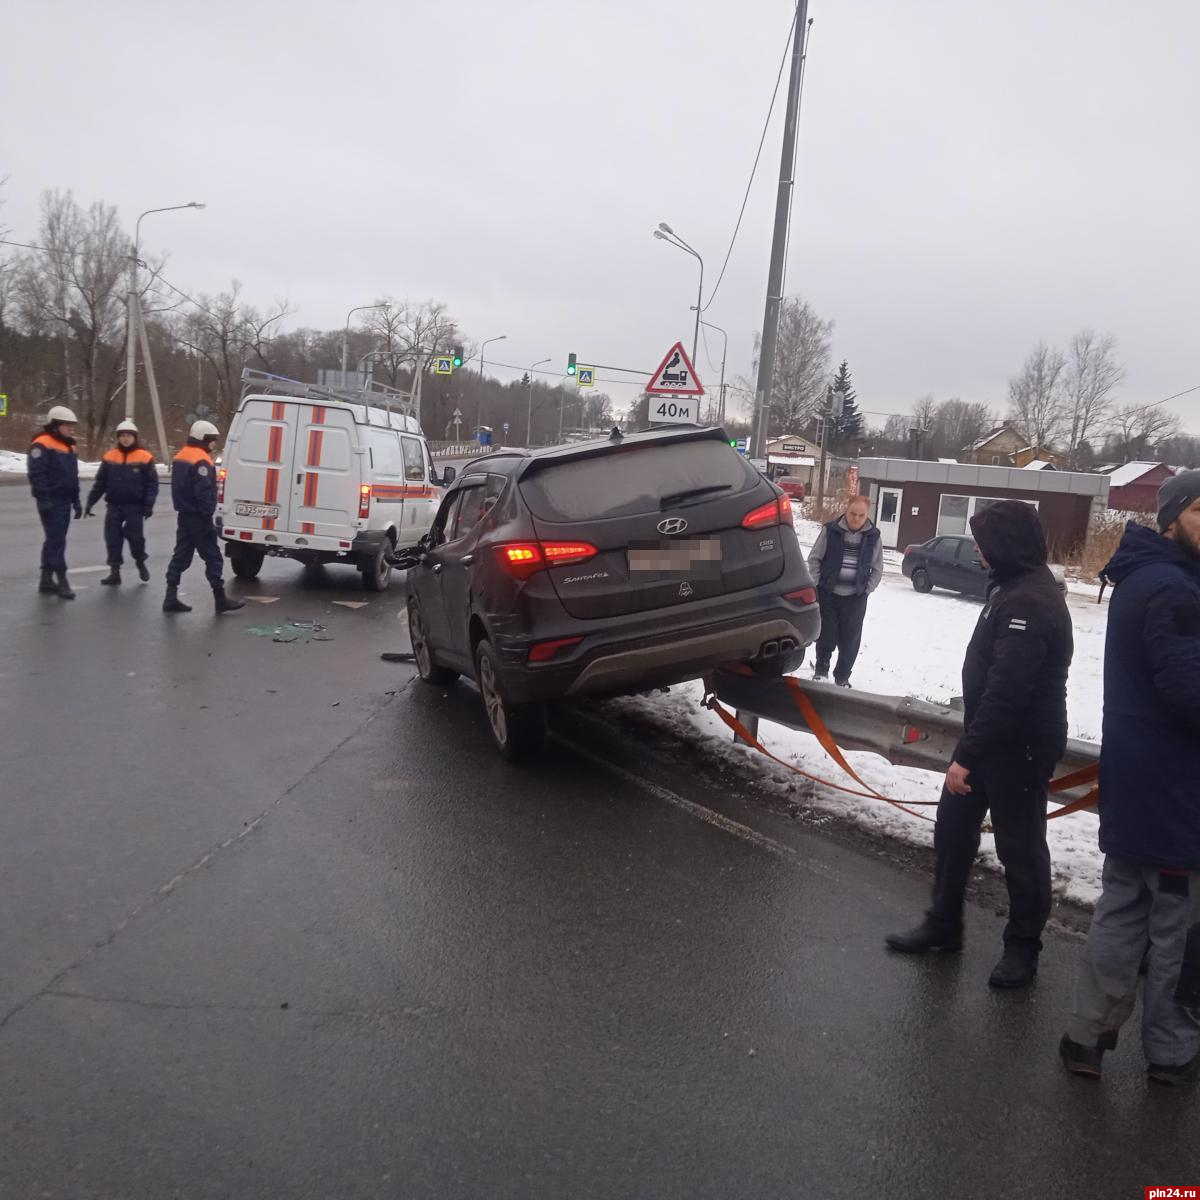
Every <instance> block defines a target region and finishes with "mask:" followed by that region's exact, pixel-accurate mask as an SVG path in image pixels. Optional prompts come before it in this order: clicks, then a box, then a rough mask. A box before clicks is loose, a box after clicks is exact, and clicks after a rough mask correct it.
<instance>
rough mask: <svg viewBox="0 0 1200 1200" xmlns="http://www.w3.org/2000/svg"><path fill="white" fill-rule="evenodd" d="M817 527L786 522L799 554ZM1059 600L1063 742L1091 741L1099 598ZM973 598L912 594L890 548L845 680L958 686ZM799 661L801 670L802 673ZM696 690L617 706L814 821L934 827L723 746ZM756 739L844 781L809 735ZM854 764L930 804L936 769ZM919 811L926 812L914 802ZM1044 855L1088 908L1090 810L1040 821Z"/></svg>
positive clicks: (1093, 885)
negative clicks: (715, 758)
mask: <svg viewBox="0 0 1200 1200" xmlns="http://www.w3.org/2000/svg"><path fill="white" fill-rule="evenodd" d="M819 529H820V526H819V525H817V524H816V523H815V522H811V521H805V520H803V519H797V521H796V532H797V534H798V535H799V538H800V542H801V544H802V545H803V546H804V547H805V549H806V550H807V549H808V548H810V547H811V546H812V544H813V542H814V541H815V540H816V535H817V532H818V531H819ZM1067 604H1068V607H1069V609H1070V612H1071V618H1072V622H1073V624H1074V628H1075V659H1074V663H1073V665H1072V668H1071V676H1070V681H1069V685H1068V691H1067V712H1068V717H1069V721H1070V733H1071V736H1072V737H1077V738H1081V739H1084V740H1086V741H1098V740H1099V736H1100V719H1101V711H1102V699H1103V695H1102V684H1103V659H1104V634H1105V627H1106V623H1107V617H1108V605H1107V604H1103V605H1097V604H1096V603H1095V592H1094V590H1093V591H1091V592H1090V593H1089V595H1088V596H1087V597H1084V596H1077V595H1074V594H1071V595H1068V598H1067ZM981 607H982V605H981V602H980V601H978V600H970V599H966V598H964V597H961V596H957V595H955V594H954V593H952V592H942V591H934V592H931V593H930V594H928V595H921V594H920V593H918V592H915V591H913V588H912V584H911V583H910V582H909V581H908V580H907V579H905V578H904V576H903V575H901V574H900V555H899V554H898V553H896V552H893V551H887V552H885V563H884V578H883V582H882V583H881V584H880V586H879V589H878V590H877V591H876V592H875V594H874V596H873V597H872V598H871V603H870V606H869V608H868V610H867V621H866V626H865V628H864V632H863V644H862V651H861V653H860V655H859V658H858V664H857V666H856V667H855V670H854V676H853V682H854V684H855V686H856V687H858V688H860V689H865V690H868V691H872V692H880V693H884V694H887V695H894V696H917V697H919V698H921V699H924V700H931V701H935V702H940V703H944V702H945V701H947V700H948V699H949V698H950V697H952V696H957V695H959V694H960V693H961V691H962V683H961V673H962V658H963V651H964V650H965V649H966V645H967V642H968V641H969V640H970V637H971V631H972V630H973V629H974V627H975V622H976V620H977V619H978V616H979V611H980V608H981ZM811 661H812V660H811V651H810V652H809V658H808V662H807V663H806V665H805V667H803V668H802V669H801V671H800V675H801V677H807V676H808V675H809V674H810V671H811ZM703 692H704V689H703V685H702V684H700V683H698V682H697V683H693V684H687V685H685V686H683V687H678V688H673V689H672V690H671V692H670V693H669V694H668V695H665V696H663V695H656V696H654V697H635V698H632V699H629V700H623V701H620V702H619V703H620V704H621V705H622V706H624V707H626V708H629V709H632V710H633V711H636V712H637V713H638V715H639V717H640V718H641V719H642V720H643V721H648V722H651V723H656V722H657V723H662V724H665V725H666V726H667V727H668V728H670V729H671V730H672V731H673V732H675V733H676V734H678V735H680V736H682V737H685V738H687V739H688V740H690V741H702V742H704V743H705V747H706V749H707V750H709V751H711V752H715V753H718V754H720V755H721V756H722V757H724V758H725V759H726V760H728V761H730V762H732V763H734V764H735V765H736V766H737V767H738V769H739V770H741V771H743V772H747V773H750V772H753V773H754V774H756V775H757V776H758V777H759V778H761V779H762V781H763V782H764V783H765V784H766V786H767V787H769V788H771V789H772V790H774V791H777V792H779V793H780V795H781V796H784V797H785V798H790V799H791V800H793V801H800V802H802V803H804V804H805V805H806V806H809V807H811V809H813V810H816V812H817V813H819V814H821V815H820V816H817V818H816V820H817V823H818V824H820V823H821V822H822V821H824V820H834V819H841V820H850V821H854V822H856V823H858V824H860V825H862V826H864V827H866V828H868V829H870V830H872V831H874V832H877V833H884V834H886V835H888V836H892V837H897V838H900V839H902V840H904V841H907V842H912V843H915V844H917V845H923V846H932V845H933V825H932V824H931V823H930V822H928V821H923V820H921V819H920V818H919V817H914V816H909V815H908V814H906V813H904V812H901V811H900V810H899V809H896V808H893V807H892V806H891V805H888V804H885V803H883V802H882V801H876V800H866V799H861V798H859V797H856V796H848V795H845V794H843V793H840V792H837V791H835V790H833V789H832V788H829V787H825V786H822V785H820V784H812V783H810V782H809V781H808V780H805V779H803V778H801V777H800V776H798V775H796V774H794V773H793V772H791V771H789V770H787V769H786V768H785V767H782V766H779V765H777V764H775V763H773V762H771V761H770V760H769V759H767V758H764V757H763V756H762V755H761V754H759V753H758V752H757V751H754V750H751V749H749V748H747V747H744V746H737V745H735V744H734V743H733V741H732V737H731V735H730V733H729V731H728V729H726V727H725V726H724V725H723V724H722V723H721V721H720V719H719V718H718V717H717V716H716V715H715V714H713V713H711V712H708V711H707V710H705V709H703V708H702V707H701V706H700V700H701V699H702V697H703ZM760 736H761V740H762V742H763V744H764V745H765V746H766V747H767V748H768V749H769V750H771V752H772V753H774V754H777V755H778V756H779V757H780V758H782V759H784V760H785V761H787V762H790V763H792V764H794V765H795V766H797V767H799V768H800V769H801V770H804V771H808V772H810V773H811V774H814V775H818V776H820V777H822V778H824V779H829V780H833V781H834V782H838V783H842V784H845V785H848V786H850V787H854V786H855V785H854V783H853V782H852V781H851V780H850V779H848V778H847V777H845V776H843V775H842V774H841V772H840V771H839V769H838V767H837V766H836V765H835V764H834V763H833V762H832V761H831V760H830V759H829V758H828V757H827V756H826V755H825V752H824V751H823V750H822V749H821V747H820V746H819V745H818V744H817V741H816V739H815V738H814V737H812V736H811V735H810V734H807V733H801V732H799V731H798V730H792V729H788V728H786V727H784V726H782V725H773V724H771V723H769V722H766V721H764V722H763V723H762V729H761V731H760ZM847 757H848V758H849V760H850V762H851V763H852V764H853V766H854V769H855V770H856V771H858V773H859V774H860V775H861V776H862V778H863V779H864V780H865V781H866V782H867V783H868V784H870V785H871V787H872V788H874V789H876V790H877V791H880V792H882V793H883V794H884V795H886V796H888V797H890V798H891V799H894V800H899V801H906V800H908V801H913V800H937V798H938V794H939V792H940V788H941V776H940V775H935V774H933V773H931V772H928V771H921V770H917V769H914V768H911V767H894V766H892V765H891V764H890V763H889V762H888V761H887V760H886V759H884V758H882V757H880V756H879V755H876V754H870V753H867V752H857V751H855V752H850V753H848V755H847ZM922 811H924V812H926V813H927V814H928V815H929V816H932V815H933V810H932V809H931V808H926V809H923V810H922ZM1048 829H1049V839H1050V851H1051V856H1052V859H1053V863H1054V875H1055V889H1056V891H1058V892H1059V893H1060V894H1062V895H1064V896H1065V897H1067V898H1069V899H1071V900H1074V901H1077V902H1080V903H1083V904H1091V903H1092V902H1094V901H1095V899H1096V897H1097V896H1098V895H1099V893H1100V870H1101V865H1102V862H1103V856H1102V855H1101V854H1100V851H1099V848H1098V847H1097V844H1096V838H1097V819H1096V816H1095V814H1094V813H1077V814H1075V815H1073V816H1070V817H1064V818H1062V819H1061V820H1053V821H1051V822H1050V824H1049V826H1048ZM982 854H983V856H984V860H985V861H986V862H988V863H989V864H990V865H992V866H993V867H996V868H997V869H998V868H999V860H998V859H997V858H996V853H995V843H994V840H993V838H992V836H991V835H990V834H984V837H983V845H982Z"/></svg>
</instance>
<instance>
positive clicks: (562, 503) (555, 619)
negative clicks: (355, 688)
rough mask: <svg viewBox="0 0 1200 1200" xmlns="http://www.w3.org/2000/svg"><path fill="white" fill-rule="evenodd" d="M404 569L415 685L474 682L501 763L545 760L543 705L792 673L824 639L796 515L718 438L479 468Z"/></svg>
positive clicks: (401, 558)
mask: <svg viewBox="0 0 1200 1200" xmlns="http://www.w3.org/2000/svg"><path fill="white" fill-rule="evenodd" d="M396 563H397V565H399V566H401V567H407V568H408V589H409V591H408V596H409V599H408V612H409V628H410V631H411V634H412V645H413V653H414V656H415V658H416V662H417V668H418V670H419V672H420V675H421V678H422V679H424V680H426V681H427V682H430V683H435V684H446V683H450V682H452V681H453V680H454V679H456V678H457V677H458V676H459V675H467V676H470V677H472V678H474V679H475V680H476V681H477V682H478V684H479V688H480V691H481V692H482V694H483V700H484V705H485V707H486V709H487V716H488V723H489V725H490V726H491V730H492V736H493V737H494V738H495V741H496V744H497V746H498V747H499V749H500V751H501V753H503V754H504V755H505V757H507V758H518V757H520V756H522V755H524V754H527V753H529V752H531V751H535V750H537V749H539V748H540V746H541V744H542V742H543V741H544V738H545V730H546V724H545V718H546V711H545V705H546V702H547V701H551V700H562V699H575V698H581V697H585V696H588V697H595V696H615V695H621V694H628V693H631V692H638V691H643V690H646V689H648V688H653V687H658V686H662V685H666V684H671V683H680V682H682V681H684V680H687V679H696V678H698V677H700V676H701V675H703V674H705V673H706V672H708V671H711V670H712V669H714V668H716V667H719V666H723V665H727V664H730V663H739V662H745V663H749V664H750V665H751V666H752V668H753V669H755V670H758V671H761V672H763V673H764V674H784V673H786V672H788V671H790V670H794V669H795V668H796V667H798V666H799V665H800V661H801V659H802V657H803V647H804V646H806V645H808V644H809V643H811V642H812V641H813V640H815V638H816V636H817V634H818V632H819V630H820V616H819V611H818V607H817V602H816V593H815V592H814V590H813V583H812V577H811V576H810V575H809V573H808V567H807V566H806V565H805V562H804V557H803V555H802V554H801V551H800V547H799V545H798V544H797V541H796V534H795V532H794V531H793V528H792V518H791V503H790V501H789V500H788V498H787V497H786V496H784V495H783V494H782V493H781V492H780V490H779V489H778V488H777V487H775V486H774V485H773V484H772V483H769V482H768V481H767V480H766V479H764V478H763V476H762V475H760V474H759V473H758V472H757V471H755V470H754V469H753V468H752V467H750V466H749V465H748V464H747V463H746V461H745V460H744V459H743V458H742V456H741V455H739V454H738V453H737V452H736V451H734V450H733V449H731V448H730V446H729V443H728V439H727V438H726V436H725V434H724V432H723V431H722V430H720V429H694V428H686V429H676V430H657V431H652V432H649V433H640V434H631V435H629V436H628V437H622V436H621V434H620V433H619V432H618V431H617V430H614V431H613V433H612V436H611V437H609V438H608V439H606V440H604V441H595V442H584V443H577V444H574V445H570V446H561V447H556V448H553V449H550V450H541V451H536V452H530V451H519V450H512V451H500V452H498V453H495V454H492V455H489V456H488V457H487V458H485V459H480V460H477V461H475V462H472V463H469V464H468V465H467V466H466V467H465V468H464V469H463V473H462V475H461V476H460V477H459V478H458V479H457V480H456V481H455V482H454V484H453V486H452V487H451V488H450V490H449V491H448V492H447V494H446V496H445V498H444V499H443V501H442V506H441V508H440V509H439V511H438V514H437V517H436V519H435V521H434V524H433V528H432V529H431V530H430V532H429V533H428V534H427V535H426V536H425V537H424V538H422V539H421V541H420V543H418V545H417V546H415V547H412V548H410V549H407V550H401V551H399V552H398V555H397V559H396Z"/></svg>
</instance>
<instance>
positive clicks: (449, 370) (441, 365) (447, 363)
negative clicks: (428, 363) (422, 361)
mask: <svg viewBox="0 0 1200 1200" xmlns="http://www.w3.org/2000/svg"><path fill="white" fill-rule="evenodd" d="M433 373H434V374H435V375H453V374H454V359H453V358H452V357H451V356H450V355H449V354H442V355H439V356H438V357H437V358H435V359H434V360H433Z"/></svg>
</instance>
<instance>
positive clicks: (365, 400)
mask: <svg viewBox="0 0 1200 1200" xmlns="http://www.w3.org/2000/svg"><path fill="white" fill-rule="evenodd" d="M251 392H255V393H258V392H265V393H266V394H268V395H272V396H293V397H295V398H296V399H299V400H333V401H335V402H337V403H340V404H365V405H367V406H369V407H371V408H385V409H387V411H388V412H392V411H393V410H395V411H397V412H399V413H400V415H401V416H405V417H415V416H416V415H417V412H416V406H415V405H414V403H413V397H412V393H411V392H402V391H401V390H400V389H399V388H394V387H388V385H387V384H386V383H376V382H375V380H373V379H370V380H368V381H367V382H366V385H365V386H364V387H362V388H334V387H326V386H325V385H324V384H320V383H302V382H301V381H300V380H299V379H289V378H288V377H287V376H286V375H272V374H271V373H270V372H269V371H256V370H254V369H253V368H252V367H243V368H242V395H241V399H242V400H245V398H246V397H247V396H248V395H249V394H250V393H251Z"/></svg>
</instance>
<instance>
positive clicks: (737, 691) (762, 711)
mask: <svg viewBox="0 0 1200 1200" xmlns="http://www.w3.org/2000/svg"><path fill="white" fill-rule="evenodd" d="M712 687H713V690H714V691H715V693H716V696H717V699H718V700H720V701H721V703H722V704H725V705H726V706H728V707H733V708H736V709H738V710H740V712H742V713H749V714H752V715H754V716H757V717H761V718H763V719H764V720H767V721H774V722H775V723H776V724H778V725H786V726H788V728H790V729H799V730H802V731H805V732H807V731H808V726H807V725H806V724H805V723H804V718H803V717H802V716H801V715H800V710H799V709H798V708H797V707H796V705H795V704H794V703H793V701H792V697H791V693H790V692H789V691H788V686H787V684H786V683H785V682H784V680H782V679H768V678H764V677H762V676H755V675H737V674H733V673H732V672H729V671H718V672H717V673H716V674H715V675H714V676H713V680H712ZM804 692H805V694H806V695H807V696H808V698H809V699H810V700H811V701H812V705H813V708H815V709H816V710H817V715H818V716H819V717H820V718H821V720H822V721H824V722H825V724H826V725H827V726H828V727H829V732H830V733H832V734H833V736H834V739H835V740H836V742H837V744H838V745H839V746H841V747H842V748H843V749H845V750H870V751H872V752H873V753H875V754H880V755H882V756H883V757H884V758H886V759H887V760H888V761H889V762H891V763H895V764H896V765H897V766H904V767H921V768H923V769H924V770H927V771H939V772H940V771H944V770H945V769H946V768H947V767H948V766H949V765H950V761H951V757H952V755H953V752H954V747H955V745H956V743H957V742H958V739H959V738H960V737H962V721H963V718H962V713H961V712H959V711H958V710H957V709H954V708H951V707H949V705H939V704H930V703H928V702H927V701H924V700H917V699H915V698H913V697H912V696H880V695H877V694H876V693H874V692H863V691H858V690H857V689H854V690H852V689H850V688H840V687H837V686H836V685H835V684H832V683H816V682H814V681H812V680H805V681H804ZM1099 758H1100V747H1099V746H1097V745H1096V744H1095V743H1094V742H1082V741H1078V740H1076V739H1074V738H1072V739H1071V740H1069V741H1068V742H1067V750H1066V753H1065V754H1064V755H1063V757H1062V759H1061V761H1060V762H1059V764H1058V768H1057V769H1056V771H1055V775H1065V774H1067V773H1068V772H1070V771H1075V770H1078V769H1079V768H1080V767H1086V766H1091V765H1092V764H1093V763H1096V762H1098V761H1099ZM1086 790H1087V789H1086V788H1081V789H1079V790H1078V791H1077V792H1063V793H1060V798H1073V797H1074V796H1077V795H1082V794H1083V792H1084V791H1086Z"/></svg>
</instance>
